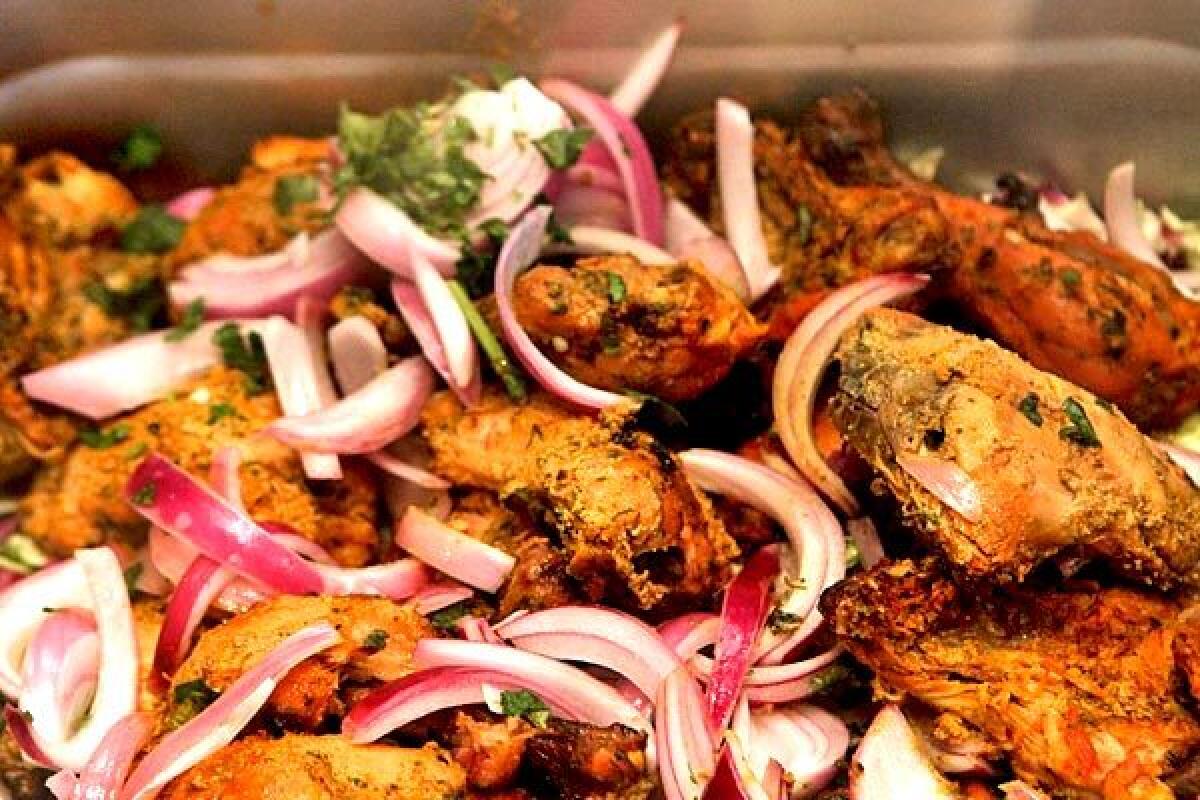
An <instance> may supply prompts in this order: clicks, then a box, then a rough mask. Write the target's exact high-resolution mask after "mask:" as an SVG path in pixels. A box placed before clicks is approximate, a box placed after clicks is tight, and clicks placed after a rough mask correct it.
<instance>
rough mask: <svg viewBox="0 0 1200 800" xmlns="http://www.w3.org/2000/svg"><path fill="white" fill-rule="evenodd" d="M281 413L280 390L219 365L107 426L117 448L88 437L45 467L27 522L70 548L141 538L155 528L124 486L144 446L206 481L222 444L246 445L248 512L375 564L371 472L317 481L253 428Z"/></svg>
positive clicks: (343, 558) (350, 471)
mask: <svg viewBox="0 0 1200 800" xmlns="http://www.w3.org/2000/svg"><path fill="white" fill-rule="evenodd" d="M279 413H280V412H279V405H278V402H277V401H276V398H275V395H274V393H273V392H265V393H262V394H256V395H250V394H247V388H246V381H245V376H244V375H243V373H241V372H238V371H236V370H231V369H226V368H224V367H218V368H215V369H213V370H212V371H210V372H209V373H208V374H207V375H206V376H204V377H203V378H201V379H199V380H198V381H196V382H195V383H194V385H192V386H190V387H187V388H185V389H184V390H183V391H181V392H179V393H178V394H176V395H173V396H171V397H168V398H166V399H164V400H160V401H158V402H156V403H153V404H151V405H149V406H147V407H145V408H143V409H142V410H140V411H137V412H135V413H132V414H130V415H128V416H126V417H124V418H122V419H119V420H116V421H115V422H113V423H111V424H109V425H108V426H107V428H106V430H107V431H109V432H110V434H111V432H112V431H123V432H124V435H123V437H121V438H120V439H119V440H118V441H115V442H114V443H113V444H112V446H108V447H104V448H100V449H97V448H95V447H90V446H88V445H87V444H82V443H81V444H79V445H77V446H76V447H75V448H74V449H72V450H71V452H70V454H69V455H68V457H67V458H66V460H65V461H64V462H63V463H62V464H60V465H53V466H50V467H47V468H46V469H44V470H42V472H40V473H39V474H38V476H37V478H36V480H35V482H34V485H33V491H32V492H31V493H30V494H29V495H28V496H26V497H25V499H24V500H23V502H22V513H23V517H22V529H23V530H24V532H25V533H27V534H29V535H30V536H32V537H33V538H35V539H36V540H37V541H38V543H39V544H41V545H43V546H44V547H45V548H47V549H48V550H49V551H51V552H53V553H58V554H63V555H66V554H69V553H70V552H72V551H73V550H75V549H76V548H78V547H86V546H89V545H95V544H100V543H103V542H112V541H123V542H127V543H131V544H137V543H140V542H141V541H142V540H143V539H144V537H145V534H146V531H147V527H148V526H147V524H146V522H145V520H144V519H142V517H141V515H139V514H138V513H137V512H136V511H135V510H134V509H133V508H131V507H130V506H129V504H128V503H127V502H126V501H125V499H124V495H123V493H122V487H123V486H124V485H125V481H127V480H128V479H129V476H130V475H131V474H132V472H133V469H134V467H136V466H137V464H138V462H139V461H140V459H141V457H142V456H143V455H144V454H145V453H147V452H151V451H157V452H159V453H162V454H163V455H165V456H166V457H167V458H170V459H171V460H173V461H175V462H176V463H178V464H179V465H180V466H182V467H183V468H184V469H186V470H187V471H189V472H191V473H192V474H194V475H197V476H199V477H201V478H204V477H207V475H208V469H209V466H210V465H211V462H212V455H213V452H214V450H215V449H216V448H218V447H221V446H223V445H230V444H240V445H241V446H242V447H243V450H244V452H245V457H244V460H243V464H242V468H241V473H240V474H241V482H242V501H243V503H244V504H245V506H246V509H247V510H248V511H249V512H250V515H251V516H253V517H254V518H255V519H258V520H259V521H262V522H269V521H274V522H284V523H286V524H288V525H290V526H291V527H293V528H295V529H296V530H297V531H298V532H299V533H301V534H302V535H304V536H306V537H308V538H310V539H312V540H314V541H316V542H318V543H319V544H321V545H323V546H324V547H325V548H326V549H327V550H329V552H330V553H331V554H332V555H333V556H334V558H336V559H337V560H338V561H340V562H341V563H343V564H346V565H350V566H360V565H362V564H366V563H368V562H369V561H370V560H371V559H372V558H373V557H374V555H375V553H376V550H377V545H378V537H379V534H378V531H377V527H376V522H377V510H376V505H377V497H376V495H377V491H376V487H375V483H374V481H373V479H372V477H371V474H370V472H368V471H367V469H366V468H365V467H363V466H362V465H355V464H353V463H350V462H347V463H346V465H345V466H346V469H345V480H343V481H339V482H337V484H336V485H330V486H320V487H314V488H310V487H309V485H308V484H307V483H306V482H305V480H304V473H303V471H302V470H301V466H300V461H299V459H298V458H297V457H296V455H295V453H293V452H292V451H291V450H290V449H288V448H286V447H284V446H282V445H280V444H279V443H277V442H274V441H273V440H272V439H270V438H269V437H264V436H256V435H255V434H257V433H258V432H259V431H261V430H262V429H263V428H264V427H266V426H267V425H268V424H269V423H270V422H271V421H272V420H274V419H275V418H277V417H278V416H279Z"/></svg>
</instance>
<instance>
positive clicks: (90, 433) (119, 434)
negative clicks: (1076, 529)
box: [79, 422, 129, 450]
mask: <svg viewBox="0 0 1200 800" xmlns="http://www.w3.org/2000/svg"><path fill="white" fill-rule="evenodd" d="M128 438H129V425H128V424H127V423H124V422H118V423H117V424H116V425H113V426H112V427H110V428H108V429H107V430H99V429H92V430H82V431H80V432H79V441H81V442H83V444H85V445H87V446H88V447H90V448H92V449H93V450H107V449H108V448H110V447H113V446H114V445H118V444H120V443H121V442H123V441H125V440H126V439H128Z"/></svg>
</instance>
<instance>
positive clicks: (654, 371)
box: [513, 256, 762, 403]
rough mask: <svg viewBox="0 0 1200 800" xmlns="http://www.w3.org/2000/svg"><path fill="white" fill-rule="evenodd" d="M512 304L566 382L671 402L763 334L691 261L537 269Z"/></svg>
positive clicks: (605, 261) (710, 380) (618, 261)
mask: <svg viewBox="0 0 1200 800" xmlns="http://www.w3.org/2000/svg"><path fill="white" fill-rule="evenodd" d="M513 304H514V307H515V310H516V313H517V318H518V319H519V320H520V321H521V324H522V326H523V327H524V328H525V330H526V331H527V332H528V333H529V335H530V337H531V338H532V339H533V340H534V342H536V343H537V345H538V346H539V347H540V348H541V349H542V351H543V352H545V353H546V354H547V355H548V356H549V357H550V358H551V359H552V360H554V361H555V362H556V363H558V364H559V366H561V367H562V368H563V369H565V370H566V371H567V372H569V373H570V374H571V375H573V376H574V377H576V378H578V379H579V380H581V381H583V382H584V383H587V384H590V385H592V386H599V387H601V388H605V389H612V390H616V391H620V390H622V389H634V390H636V391H639V392H643V393H645V394H651V395H654V396H655V397H660V398H662V399H664V400H667V401H670V402H673V403H674V402H679V401H682V400H688V399H691V398H693V397H696V396H697V395H699V394H702V393H703V392H705V391H706V390H708V389H710V388H712V386H713V385H714V384H715V383H717V382H718V381H720V380H721V379H722V378H723V377H725V375H727V374H728V373H729V370H730V368H731V367H732V366H733V363H734V362H735V361H736V360H737V359H738V358H740V357H741V356H742V355H744V354H745V353H746V352H747V351H748V350H749V349H750V348H751V347H753V346H754V344H755V343H756V342H757V341H758V339H759V338H760V334H761V332H762V329H761V327H760V326H759V325H758V323H756V322H755V320H754V317H753V316H751V315H750V312H749V311H748V310H747V309H746V307H745V306H743V305H742V303H741V301H740V300H738V298H737V296H736V295H734V294H733V292H732V291H730V290H729V289H727V288H726V287H724V286H723V285H721V284H720V283H719V282H717V281H716V280H714V279H713V278H711V277H710V276H709V275H708V274H707V273H705V272H704V271H703V269H702V268H701V267H700V265H699V264H696V263H683V264H679V265H676V266H674V267H661V266H652V265H647V264H642V263H641V262H639V261H638V260H637V259H635V258H633V257H631V256H604V257H599V258H586V259H582V260H581V261H579V262H577V263H576V264H575V266H574V267H573V268H571V269H564V268H562V267H554V266H538V267H535V268H534V269H532V270H530V271H529V272H527V273H525V274H524V275H522V276H521V277H520V278H519V279H518V281H517V288H516V292H515V293H514V295H513Z"/></svg>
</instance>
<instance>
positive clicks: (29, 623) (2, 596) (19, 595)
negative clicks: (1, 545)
mask: <svg viewBox="0 0 1200 800" xmlns="http://www.w3.org/2000/svg"><path fill="white" fill-rule="evenodd" d="M91 603H92V595H91V592H90V591H89V590H88V584H87V581H86V579H85V578H84V574H83V568H82V567H81V566H80V565H79V563H78V562H77V561H74V560H70V561H60V562H59V563H57V564H53V565H51V566H49V567H46V568H45V569H41V570H39V571H37V572H35V573H33V574H32V575H30V576H28V577H26V578H22V579H21V580H19V581H17V582H16V583H14V584H12V585H11V586H9V587H8V588H6V589H4V591H3V592H0V619H3V620H4V625H3V627H2V628H0V693H2V694H4V695H5V696H6V697H12V698H15V697H17V696H18V695H20V694H21V689H22V686H23V679H22V672H23V670H22V664H23V660H24V656H25V650H26V647H27V646H28V644H29V642H30V640H31V639H32V637H33V636H34V634H35V633H36V631H37V630H38V629H39V628H40V627H41V626H42V625H43V624H44V623H45V622H46V620H47V619H48V618H49V616H50V614H49V613H48V612H47V611H46V609H47V608H50V609H57V608H89V609H90V608H91Z"/></svg>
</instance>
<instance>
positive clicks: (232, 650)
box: [168, 596, 435, 729]
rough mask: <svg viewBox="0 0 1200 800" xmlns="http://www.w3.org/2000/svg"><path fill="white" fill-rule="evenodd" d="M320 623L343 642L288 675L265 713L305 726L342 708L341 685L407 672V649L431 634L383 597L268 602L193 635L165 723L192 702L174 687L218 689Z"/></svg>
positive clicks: (408, 608)
mask: <svg viewBox="0 0 1200 800" xmlns="http://www.w3.org/2000/svg"><path fill="white" fill-rule="evenodd" d="M319 622H328V623H329V624H330V625H332V626H333V627H334V628H335V629H336V630H337V631H338V633H340V634H341V636H342V641H341V642H339V643H338V644H336V645H334V646H333V647H331V648H329V649H328V650H325V651H324V652H322V653H320V654H319V655H317V656H314V657H313V658H310V659H309V660H307V661H305V662H303V663H301V664H300V665H299V666H297V667H296V668H295V669H293V670H292V671H291V672H289V673H288V674H287V677H285V678H284V679H283V680H282V681H281V682H280V683H279V686H277V687H276V688H275V691H274V692H273V693H272V694H271V699H270V700H269V701H268V702H267V708H266V710H267V713H269V714H271V715H272V716H273V717H275V718H276V719H278V720H280V721H281V722H284V723H286V724H289V725H293V726H297V727H301V728H304V729H313V728H315V727H317V726H318V725H319V724H320V723H321V722H322V721H323V720H324V719H325V717H326V716H327V715H329V714H339V713H343V712H344V711H345V708H344V706H343V702H342V698H341V695H340V694H339V690H340V689H341V688H342V685H343V684H358V685H364V684H374V683H380V682H385V681H391V680H395V679H397V678H402V677H404V676H405V675H407V674H408V673H410V672H412V653H413V648H414V647H416V644H417V642H418V641H419V640H420V639H424V638H431V637H433V636H434V635H435V634H434V631H433V628H432V627H431V626H430V624H429V623H428V622H427V621H426V620H425V618H424V617H422V616H421V615H420V614H418V613H417V612H416V610H415V609H414V608H413V607H412V606H407V605H400V604H399V603H396V602H394V601H392V600H389V599H387V598H383V597H365V596H351V597H324V596H322V597H292V596H280V597H274V598H271V599H270V600H266V601H264V602H262V603H259V604H258V605H256V606H254V607H253V608H251V609H250V610H248V611H246V612H244V613H241V614H238V615H237V616H234V617H232V618H230V619H229V620H227V621H226V622H224V623H222V624H221V625H218V626H217V627H215V628H213V629H211V630H209V631H207V632H205V633H204V634H203V635H202V636H201V637H200V638H199V640H198V641H197V642H196V646H195V647H194V648H193V649H192V652H191V654H189V655H188V657H187V660H186V661H184V662H183V663H182V664H181V665H180V666H179V669H178V670H177V671H176V672H175V675H174V678H173V679H172V682H171V686H172V692H171V701H172V705H171V708H170V710H169V713H168V719H178V718H179V717H180V716H184V717H186V715H187V713H188V712H189V711H191V710H194V709H191V708H189V707H185V705H184V704H187V703H190V702H193V701H192V699H191V698H192V694H191V693H189V692H187V691H185V692H183V693H182V694H181V693H179V692H177V691H176V690H177V689H178V688H179V687H180V686H185V685H188V684H192V685H195V684H194V683H193V682H194V681H203V683H204V686H205V687H207V689H209V690H212V691H215V692H221V691H224V690H225V689H226V688H228V687H229V685H230V684H231V683H233V682H234V681H235V680H237V679H238V678H239V677H241V675H242V674H243V673H244V672H246V670H248V669H249V668H251V667H253V666H254V665H255V664H257V663H258V662H259V661H260V660H262V659H263V658H264V657H265V656H266V655H267V654H268V653H269V652H270V651H271V650H273V649H274V648H276V647H278V646H279V644H280V643H281V642H282V641H283V640H284V639H286V638H287V637H288V636H291V635H292V634H293V633H296V632H298V631H300V630H302V629H304V628H306V627H308V626H310V625H315V624H317V623H319Z"/></svg>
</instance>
